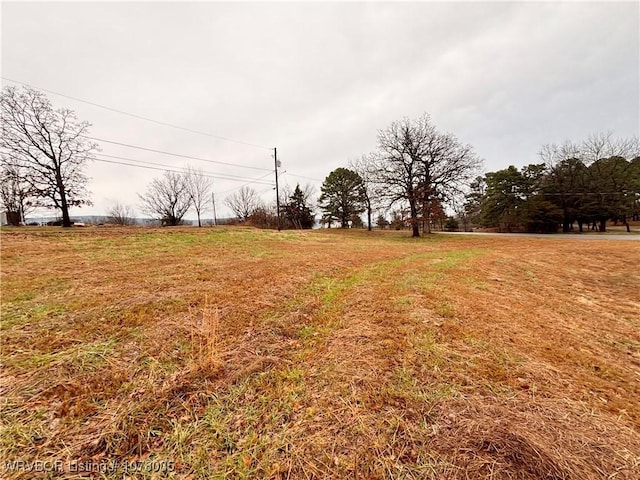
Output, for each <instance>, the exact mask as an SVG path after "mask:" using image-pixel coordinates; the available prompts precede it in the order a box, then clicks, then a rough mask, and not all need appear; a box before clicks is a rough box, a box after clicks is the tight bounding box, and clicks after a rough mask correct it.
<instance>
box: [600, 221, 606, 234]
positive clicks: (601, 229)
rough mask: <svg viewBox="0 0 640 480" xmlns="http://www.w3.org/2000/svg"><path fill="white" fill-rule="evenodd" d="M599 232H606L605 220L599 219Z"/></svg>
mask: <svg viewBox="0 0 640 480" xmlns="http://www.w3.org/2000/svg"><path fill="white" fill-rule="evenodd" d="M600 231H601V232H606V231H607V219H606V218H605V219H600Z"/></svg>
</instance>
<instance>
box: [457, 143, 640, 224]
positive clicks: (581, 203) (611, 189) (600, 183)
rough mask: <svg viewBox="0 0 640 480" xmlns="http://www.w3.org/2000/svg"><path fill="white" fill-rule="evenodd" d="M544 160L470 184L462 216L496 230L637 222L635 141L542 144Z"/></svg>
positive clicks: (639, 153)
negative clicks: (609, 222) (608, 222)
mask: <svg viewBox="0 0 640 480" xmlns="http://www.w3.org/2000/svg"><path fill="white" fill-rule="evenodd" d="M540 157H541V160H542V162H541V163H539V164H531V165H527V166H524V167H522V168H520V169H518V168H516V167H514V166H509V167H508V168H506V169H503V170H498V171H496V172H489V173H487V174H486V175H484V176H479V177H477V178H476V179H475V180H474V181H473V182H472V183H471V184H470V191H469V192H468V193H467V195H466V201H465V204H464V210H463V211H462V212H461V219H462V220H463V223H464V224H465V225H469V224H475V225H479V226H484V227H494V228H497V229H498V230H499V231H506V232H511V231H525V232H538V233H552V232H556V231H559V230H562V231H563V232H570V231H572V230H574V229H577V231H579V232H583V231H584V229H585V228H589V229H591V230H597V231H601V232H604V231H606V224H607V221H613V222H616V223H618V222H619V223H622V224H623V225H625V226H626V227H627V231H630V228H629V221H630V220H636V221H637V220H640V149H639V146H638V139H637V138H635V139H620V138H615V137H614V136H613V135H612V134H611V133H606V134H596V135H591V136H590V137H589V138H587V139H586V140H584V141H583V142H581V143H579V144H573V143H570V142H566V143H564V144H562V145H555V144H550V145H545V146H543V148H542V150H541V151H540Z"/></svg>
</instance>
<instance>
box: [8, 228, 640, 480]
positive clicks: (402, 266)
mask: <svg viewBox="0 0 640 480" xmlns="http://www.w3.org/2000/svg"><path fill="white" fill-rule="evenodd" d="M0 240H1V241H2V265H1V269H0V274H1V280H2V380H1V382H2V383H1V384H0V388H1V389H2V390H1V394H2V433H1V437H0V439H1V442H2V450H3V451H2V455H1V456H2V458H3V459H9V460H24V461H34V460H46V459H51V460H53V459H59V460H63V461H64V462H70V461H73V460H78V459H82V460H85V461H88V462H92V465H95V464H99V463H100V462H101V461H102V462H104V461H107V460H108V461H118V462H123V461H125V460H126V461H131V460H137V461H140V462H143V463H142V465H143V466H144V465H149V462H152V461H153V462H160V461H164V460H170V461H173V462H174V465H173V466H174V470H175V471H174V472H165V473H160V474H152V473H150V472H149V473H145V472H144V471H129V472H124V471H123V470H122V468H120V469H118V470H114V471H107V472H106V473H105V474H104V477H105V478H123V475H125V474H126V475H129V476H131V477H132V478H156V477H165V476H172V477H177V478H274V479H276V478H279V479H285V478H291V479H298V478H300V479H306V478H318V479H323V478H354V479H355V478H361V479H363V478H367V479H374V478H375V479H377V478H394V479H400V478H416V479H418V478H419V479H423V478H432V479H438V480H439V479H443V478H446V479H466V478H473V479H475V478H495V479H587V480H588V479H600V478H618V479H636V478H640V402H638V398H640V295H639V294H638V292H640V274H639V270H638V265H640V248H638V247H639V245H638V243H636V242H628V241H627V242H622V241H620V242H618V241H601V240H593V241H580V240H573V239H568V240H564V239H563V240H556V239H553V238H549V239H546V238H545V239H537V238H519V237H469V238H466V237H464V238H463V237H447V236H439V235H438V236H432V237H430V238H427V239H419V240H413V239H410V238H407V237H406V233H404V232H400V233H397V232H373V233H371V234H368V233H366V232H341V231H322V232H282V233H277V232H264V231H257V230H252V229H242V228H233V229H217V230H213V229H202V230H196V229H155V230H154V229H148V230H147V229H140V228H129V229H127V228H109V229H99V228H88V229H83V230H71V231H62V230H59V229H43V228H38V229H20V230H15V229H14V230H6V231H3V232H2V233H1V234H0ZM144 462H147V463H146V464H145V463H144ZM65 465H68V464H67V463H65ZM120 465H122V463H120ZM4 467H6V465H5V466H4ZM0 470H3V473H2V475H3V476H4V477H6V478H33V477H34V476H37V475H34V473H33V472H26V471H24V470H23V471H19V470H10V469H9V470H7V469H6V468H4V469H1V468H0ZM51 475H52V478H61V477H62V478H79V477H80V476H81V475H80V474H78V473H74V472H70V471H68V469H67V470H66V471H58V472H55V473H53V474H51Z"/></svg>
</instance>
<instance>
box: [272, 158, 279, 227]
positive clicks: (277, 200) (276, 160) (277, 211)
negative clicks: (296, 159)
mask: <svg viewBox="0 0 640 480" xmlns="http://www.w3.org/2000/svg"><path fill="white" fill-rule="evenodd" d="M273 161H274V163H275V166H276V170H275V172H276V225H277V227H278V231H280V192H279V190H278V167H279V164H278V149H277V148H275V147H274V149H273Z"/></svg>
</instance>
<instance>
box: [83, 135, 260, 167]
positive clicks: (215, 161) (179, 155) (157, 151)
mask: <svg viewBox="0 0 640 480" xmlns="http://www.w3.org/2000/svg"><path fill="white" fill-rule="evenodd" d="M80 136H81V137H83V138H88V139H90V140H96V141H98V142H105V143H111V144H113V145H120V146H122V147H128V148H135V149H137V150H145V151H147V152H153V153H161V154H163V155H171V156H173V157H181V158H189V159H191V160H199V161H201V162H208V163H216V164H219V165H227V166H230V167H238V168H248V169H251V170H262V171H267V172H271V170H270V169H268V168H261V167H250V166H247V165H239V164H237V163H228V162H220V161H217V160H211V159H208V158H200V157H192V156H190V155H181V154H179V153H172V152H165V151H163V150H155V149H153V148H146V147H140V146H137V145H131V144H129V143H121V142H116V141H113V140H105V139H103V138H97V137H90V136H88V135H80Z"/></svg>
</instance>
